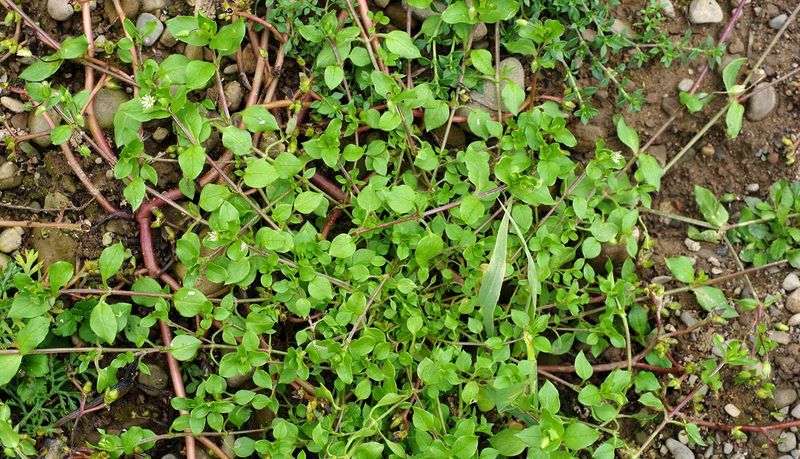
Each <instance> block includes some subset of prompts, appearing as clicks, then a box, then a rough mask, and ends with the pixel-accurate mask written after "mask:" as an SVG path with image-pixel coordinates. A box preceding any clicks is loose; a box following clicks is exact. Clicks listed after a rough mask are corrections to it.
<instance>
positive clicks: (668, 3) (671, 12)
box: [658, 0, 675, 18]
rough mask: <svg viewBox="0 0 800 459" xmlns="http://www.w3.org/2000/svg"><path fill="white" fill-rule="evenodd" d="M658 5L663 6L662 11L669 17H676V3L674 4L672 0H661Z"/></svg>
mask: <svg viewBox="0 0 800 459" xmlns="http://www.w3.org/2000/svg"><path fill="white" fill-rule="evenodd" d="M658 6H660V7H661V13H663V14H664V16H666V17H668V18H674V17H675V5H673V4H672V0H660V1H659V2H658Z"/></svg>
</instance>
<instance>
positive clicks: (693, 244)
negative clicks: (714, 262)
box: [683, 238, 702, 252]
mask: <svg viewBox="0 0 800 459" xmlns="http://www.w3.org/2000/svg"><path fill="white" fill-rule="evenodd" d="M683 243H684V245H686V248H687V249H689V251H690V252H697V251H699V250H700V248H701V247H702V245H700V243H699V242H697V241H693V240H691V239H689V238H686V239H684V241H683Z"/></svg>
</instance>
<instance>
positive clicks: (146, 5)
mask: <svg viewBox="0 0 800 459" xmlns="http://www.w3.org/2000/svg"><path fill="white" fill-rule="evenodd" d="M166 6H167V2H166V1H165V0H144V1H143V2H142V11H155V10H160V9H161V8H165V7H166Z"/></svg>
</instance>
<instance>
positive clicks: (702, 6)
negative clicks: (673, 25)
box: [689, 0, 725, 24]
mask: <svg viewBox="0 0 800 459" xmlns="http://www.w3.org/2000/svg"><path fill="white" fill-rule="evenodd" d="M724 18H725V15H724V13H723V12H722V7H721V6H719V3H717V2H716V1H715V0H692V3H691V4H689V22H691V23H692V24H717V23H720V22H722V20H723V19H724Z"/></svg>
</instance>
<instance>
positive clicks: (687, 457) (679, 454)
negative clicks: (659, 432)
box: [666, 438, 694, 459]
mask: <svg viewBox="0 0 800 459" xmlns="http://www.w3.org/2000/svg"><path fill="white" fill-rule="evenodd" d="M666 445H667V449H668V450H669V452H670V454H672V457H674V458H675V459H694V453H693V452H692V450H690V449H689V447H688V446H686V445H684V444H683V443H681V442H679V441H678V440H675V439H674V438H668V439H667V443H666Z"/></svg>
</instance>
